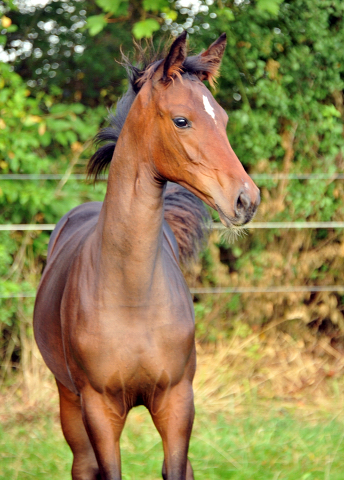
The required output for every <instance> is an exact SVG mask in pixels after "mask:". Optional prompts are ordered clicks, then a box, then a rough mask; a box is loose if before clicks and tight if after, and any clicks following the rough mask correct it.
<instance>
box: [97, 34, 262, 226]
mask: <svg viewBox="0 0 344 480" xmlns="http://www.w3.org/2000/svg"><path fill="white" fill-rule="evenodd" d="M225 46H226V35H225V34H222V35H221V36H220V37H219V38H218V40H216V41H215V42H214V43H213V44H212V45H210V47H209V48H208V50H206V51H205V52H203V53H201V54H199V55H197V56H193V57H187V54H186V32H184V33H182V34H181V35H180V36H179V37H178V38H177V39H176V40H175V41H174V42H173V44H172V46H171V48H170V50H169V53H168V55H167V56H166V57H165V58H163V59H162V60H159V61H155V62H153V63H151V64H150V65H149V66H148V67H147V68H145V69H144V70H142V71H139V70H138V69H136V68H135V67H131V75H132V79H131V85H132V87H131V89H132V90H131V91H132V93H131V95H132V97H135V98H132V100H131V102H132V105H131V102H130V99H129V97H127V99H126V100H125V98H126V97H124V99H123V100H122V105H121V109H122V112H125V114H127V112H128V111H129V113H128V114H127V117H126V120H125V123H124V128H123V131H122V135H123V136H125V134H127V133H128V132H138V135H137V142H136V143H137V144H140V146H139V147H138V148H140V156H142V159H143V160H142V161H146V162H147V161H148V162H149V163H150V167H151V168H152V171H153V173H154V175H155V178H156V179H157V180H159V181H162V182H164V181H166V180H170V181H172V182H177V183H179V184H180V185H183V186H184V187H186V188H187V189H188V190H190V191H191V192H193V193H194V194H195V195H197V196H198V197H199V198H201V199H202V200H204V201H205V202H206V203H207V204H208V205H210V206H211V207H212V208H214V209H216V210H217V211H218V213H219V216H220V219H221V221H222V223H223V224H224V225H225V226H227V227H230V226H232V225H242V224H245V223H246V222H248V221H250V220H251V218H252V217H253V215H254V213H255V211H256V209H257V206H258V205H259V201H260V196H259V190H258V188H257V187H256V185H255V184H254V183H253V181H252V180H251V178H250V177H249V176H248V175H247V173H246V172H245V170H244V168H243V166H242V164H241V163H240V161H239V160H238V158H237V156H236V155H235V153H234V151H233V149H232V148H231V146H230V144H229V141H228V138H227V134H226V125H227V120H228V117H227V114H226V112H225V111H224V110H223V108H222V107H220V105H219V104H218V103H217V102H216V100H215V99H214V97H213V96H212V94H211V93H210V91H209V90H208V89H207V88H206V86H205V85H204V84H203V83H202V81H203V80H208V81H209V83H210V84H211V85H212V84H213V82H214V79H215V77H216V75H217V73H218V70H219V67H220V62H221V58H222V56H223V53H224V49H225ZM122 116H123V113H122ZM116 118H117V117H116ZM116 118H115V119H114V123H115V127H117V135H119V133H120V129H121V128H122V126H123V125H119V124H118V120H117V123H116ZM119 123H120V122H119ZM109 131H110V130H109V129H107V130H106V131H105V133H103V134H100V136H99V138H100V140H111V138H110V137H111V135H110V134H109V135H110V136H109V135H108V137H107V134H106V132H109ZM122 135H121V136H120V140H122V138H123V137H122ZM103 148H105V149H106V148H109V147H107V146H105V147H103ZM104 152H105V150H104ZM144 152H145V153H144ZM99 157H101V155H99ZM103 157H104V158H105V157H106V155H105V154H104V155H103ZM108 157H109V155H108ZM96 160H97V159H96V158H95V162H94V165H93V166H92V163H91V168H90V169H89V171H90V172H91V173H98V170H100V169H101V168H103V167H102V166H101V167H99V165H100V163H99V160H97V161H98V166H97V164H96ZM91 162H92V160H91ZM104 163H105V162H104Z"/></svg>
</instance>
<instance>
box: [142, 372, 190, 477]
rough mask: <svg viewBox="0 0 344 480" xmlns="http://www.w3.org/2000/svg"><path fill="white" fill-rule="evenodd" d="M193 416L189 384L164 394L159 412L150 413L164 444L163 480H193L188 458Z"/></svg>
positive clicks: (177, 386) (182, 383) (180, 385)
mask: <svg viewBox="0 0 344 480" xmlns="http://www.w3.org/2000/svg"><path fill="white" fill-rule="evenodd" d="M166 395H168V396H167V397H166ZM157 400H158V399H157ZM155 403H156V402H155ZM194 414H195V409H194V404H193V392H192V385H191V383H190V382H189V381H185V382H181V383H179V384H178V385H176V386H175V387H173V388H172V389H171V391H170V392H169V393H168V394H166V393H165V396H164V399H163V400H162V401H161V407H160V409H158V411H157V412H154V411H151V415H152V419H153V422H154V424H155V426H156V428H157V430H158V431H159V433H160V435H161V438H162V442H163V448H164V464H163V469H162V476H163V479H164V480H193V478H194V476H193V471H192V468H191V464H190V462H189V461H188V458H187V454H188V448H189V441H190V435H191V430H192V424H193V419H194Z"/></svg>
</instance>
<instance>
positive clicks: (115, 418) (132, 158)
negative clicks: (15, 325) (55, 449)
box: [34, 33, 259, 480]
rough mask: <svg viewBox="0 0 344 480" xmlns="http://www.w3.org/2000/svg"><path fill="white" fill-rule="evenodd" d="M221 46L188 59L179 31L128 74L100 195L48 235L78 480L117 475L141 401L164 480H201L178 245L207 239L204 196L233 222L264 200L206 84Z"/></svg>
mask: <svg viewBox="0 0 344 480" xmlns="http://www.w3.org/2000/svg"><path fill="white" fill-rule="evenodd" d="M225 43H226V38H225V35H221V37H220V38H219V39H218V40H217V41H215V42H214V43H213V44H212V45H211V46H210V47H209V48H208V50H206V51H205V52H204V53H201V54H200V55H197V56H194V57H187V55H186V34H185V33H183V34H182V35H180V37H178V38H177V39H176V40H175V41H174V43H173V44H172V46H171V48H170V50H169V53H168V54H167V56H166V57H165V58H163V59H161V60H158V61H155V62H153V63H151V64H150V65H148V66H147V67H146V68H143V69H142V70H138V69H137V68H135V67H130V80H131V82H130V87H129V90H128V93H127V94H126V95H125V96H124V97H123V99H122V100H121V101H120V102H119V105H118V109H117V115H116V117H115V118H114V119H113V125H112V127H109V128H107V129H105V130H104V131H103V132H101V133H100V135H99V139H100V140H106V141H107V142H108V143H107V144H106V145H105V146H103V147H101V148H100V150H98V152H97V153H96V154H95V155H94V156H93V157H92V159H91V160H90V163H89V173H91V174H95V175H97V174H99V173H100V172H101V171H102V170H103V169H104V168H105V167H106V166H107V165H108V164H109V163H110V162H111V164H110V171H109V177H108V185H107V192H106V196H105V200H104V202H103V203H102V204H101V203H96V202H93V203H87V204H84V205H81V206H79V207H77V208H75V209H74V210H72V211H71V212H69V213H68V214H66V215H65V216H64V217H63V218H62V219H61V220H60V222H59V223H58V225H57V227H56V229H55V230H54V232H53V234H52V236H51V240H50V243H49V249H48V260H47V265H46V268H45V270H44V273H43V276H42V280H41V283H40V285H39V288H38V293H37V299H36V305H35V313H34V329H35V337H36V340H37V343H38V346H39V348H40V350H41V352H42V355H43V358H44V360H45V362H46V364H47V365H48V367H49V368H50V370H51V371H52V372H53V374H54V375H55V378H56V381H57V385H58V390H59V394H60V409H61V423H62V429H63V433H64V436H65V438H66V440H67V442H68V444H69V445H70V447H71V449H72V451H73V454H74V461H73V467H72V477H73V480H95V479H102V480H120V479H121V465H120V447H119V440H120V435H121V432H122V429H123V426H124V423H125V420H126V417H127V414H128V412H129V410H130V409H131V408H132V407H134V406H136V405H145V406H146V407H147V409H148V410H149V412H150V414H151V416H152V419H153V422H154V424H155V426H156V428H157V429H158V431H159V433H160V435H161V438H162V442H163V449H164V464H163V473H162V476H163V478H164V479H165V480H185V479H187V480H191V479H193V473H192V468H191V465H190V462H189V461H188V460H187V452H188V445H189V439H190V434H191V429H192V423H193V418H194V404H193V391H192V381H193V377H194V373H195V365H196V356H195V343H194V313H193V305H192V300H191V296H190V293H189V290H188V288H187V286H186V284H185V281H184V278H183V275H182V273H181V271H180V268H179V250H180V252H181V253H182V254H184V255H186V256H187V255H190V254H192V253H193V252H194V247H195V245H196V243H197V241H198V240H199V239H200V236H201V233H202V228H201V223H202V217H203V216H204V210H203V207H202V206H201V204H200V203H201V202H200V201H199V200H198V199H201V200H203V201H204V202H205V203H207V204H208V205H210V206H211V207H212V208H214V209H216V210H217V211H218V213H219V216H220V219H221V221H222V223H224V224H225V225H226V226H227V227H231V226H232V225H241V224H244V223H246V222H247V221H249V220H250V219H251V218H252V216H253V214H254V212H255V210H256V208H257V205H258V203H259V191H258V189H257V187H256V186H255V185H254V183H253V182H252V180H251V179H250V177H249V176H248V175H247V174H246V172H245V170H244V168H243V167H242V165H241V163H240V162H239V160H238V158H237V157H236V155H235V153H234V152H233V150H232V148H231V146H230V144H229V142H228V139H227V135H226V123H227V115H226V113H225V111H224V110H223V109H222V108H221V107H220V106H219V105H218V104H217V102H216V101H215V100H214V98H213V97H212V95H211V93H210V92H209V90H208V89H207V88H206V87H205V85H204V84H203V83H202V81H203V80H209V82H210V83H212V82H213V79H214V77H215V76H216V74H217V71H218V68H219V65H220V61H221V58H222V55H223V52H224V48H225ZM167 181H170V182H175V183H177V184H179V185H180V186H182V187H185V189H187V190H184V189H183V188H181V187H180V186H178V185H172V186H170V187H167V189H166V184H167ZM190 192H191V193H190ZM196 197H198V198H196ZM164 217H165V218H164ZM166 218H167V220H168V221H169V222H170V225H171V227H172V228H173V229H174V232H175V236H174V234H173V233H172V230H171V228H170V226H169V224H168V223H167V222H166ZM176 238H177V241H178V244H179V245H178V244H177V242H176ZM178 246H179V250H178Z"/></svg>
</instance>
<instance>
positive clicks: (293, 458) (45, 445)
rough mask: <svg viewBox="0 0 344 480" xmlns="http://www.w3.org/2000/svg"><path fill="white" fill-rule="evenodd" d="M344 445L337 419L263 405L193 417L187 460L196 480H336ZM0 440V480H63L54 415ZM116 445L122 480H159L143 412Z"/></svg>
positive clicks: (66, 462) (65, 454) (66, 470)
mask: <svg viewBox="0 0 344 480" xmlns="http://www.w3.org/2000/svg"><path fill="white" fill-rule="evenodd" d="M343 437H344V424H343V419H342V418H340V417H339V416H337V415H329V414H328V413H322V414H316V415H315V414H311V415H308V414H307V415H304V414H301V413H300V412H298V411H297V408H296V409H295V408H293V409H290V408H289V409H288V408H285V407H281V408H279V407H278V406H277V405H274V406H271V405H269V403H268V402H267V403H266V405H260V406H259V407H258V406H256V408H255V407H254V405H250V406H247V408H244V409H243V410H242V411H241V413H240V414H237V415H231V414H227V415H226V414H223V415H218V416H214V415H212V414H210V415H207V412H205V411H201V412H198V414H197V418H196V422H195V427H194V431H193V436H192V441H191V446H190V455H189V456H190V459H191V461H192V464H193V467H194V470H195V478H196V479H198V480H220V479H221V480H222V479H223V480H225V479H232V480H244V479H245V480H277V479H279V480H281V479H288V480H294V479H295V480H306V479H307V480H329V479H331V480H342V479H343V464H344V442H343ZM0 439H1V457H0V459H1V462H0V463H1V470H0V471H1V474H0V478H1V479H3V480H5V479H6V480H16V479H18V480H29V479H37V480H39V479H42V480H43V479H45V480H46V479H50V480H64V479H68V478H70V468H71V462H72V455H71V452H70V451H69V448H68V447H67V445H66V443H65V442H64V440H63V437H62V434H61V431H60V428H59V424H58V419H57V417H56V415H55V414H53V413H51V414H47V415H43V416H41V415H39V416H35V414H34V413H33V412H31V414H29V413H28V414H27V415H26V416H21V417H20V418H18V417H14V418H12V419H10V420H9V421H8V423H6V424H4V425H3V426H2V427H1V433H0ZM121 444H122V463H123V479H124V480H129V479H130V480H141V479H142V480H144V479H145V480H147V479H152V480H156V479H159V478H161V476H160V469H161V463H162V448H161V443H160V440H159V438H158V435H157V433H156V431H155V429H154V427H153V425H152V422H151V421H150V419H149V416H148V415H147V414H146V412H145V410H144V409H143V408H141V407H140V408H138V409H135V410H133V411H132V412H131V415H130V417H129V419H128V423H127V425H126V428H125V430H124V432H123V436H122V442H121Z"/></svg>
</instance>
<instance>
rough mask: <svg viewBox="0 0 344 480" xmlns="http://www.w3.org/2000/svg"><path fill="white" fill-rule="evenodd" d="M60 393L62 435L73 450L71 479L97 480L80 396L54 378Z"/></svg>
mask: <svg viewBox="0 0 344 480" xmlns="http://www.w3.org/2000/svg"><path fill="white" fill-rule="evenodd" d="M56 383H57V386H58V389H59V395H60V418H61V426H62V431H63V434H64V437H65V439H66V441H67V443H68V445H69V446H70V448H71V450H72V452H73V456H74V459H73V467H72V479H73V480H99V479H100V474H99V468H98V463H97V459H96V457H95V454H94V451H93V448H92V445H91V442H90V440H89V438H88V435H87V432H86V430H85V427H84V423H83V421H82V413H81V405H80V397H78V396H77V395H75V394H74V393H72V392H70V391H69V390H68V389H67V388H66V387H64V386H63V385H62V384H61V383H60V382H59V381H58V380H56Z"/></svg>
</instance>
